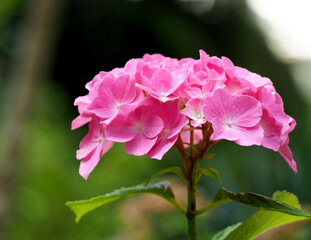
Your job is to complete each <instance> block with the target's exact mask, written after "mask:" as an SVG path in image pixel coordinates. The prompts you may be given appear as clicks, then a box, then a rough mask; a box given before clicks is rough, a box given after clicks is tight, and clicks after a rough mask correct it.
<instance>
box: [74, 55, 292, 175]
mask: <svg viewBox="0 0 311 240" xmlns="http://www.w3.org/2000/svg"><path fill="white" fill-rule="evenodd" d="M86 88H87V90H88V91H89V92H88V94H87V95H86V96H83V97H78V98H77V99H76V100H75V103H74V104H75V105H76V106H78V110H79V113H80V115H79V116H78V117H77V118H76V119H74V120H73V122H72V129H76V128H78V127H81V126H82V125H84V124H86V123H89V132H88V134H87V135H86V136H85V137H84V138H83V140H82V141H81V143H80V149H79V150H78V151H77V158H78V159H80V160H81V164H80V170H79V172H80V174H81V176H82V177H84V178H85V179H87V178H88V175H89V173H90V172H91V171H92V170H93V169H94V167H95V166H96V165H97V163H98V162H99V160H100V158H101V156H102V155H103V154H104V153H106V152H107V151H108V150H109V149H110V148H111V146H112V144H113V142H124V143H125V151H126V152H127V153H128V154H133V155H137V156H140V155H144V154H147V156H148V157H150V158H155V159H161V158H162V157H163V155H164V154H165V153H166V152H167V151H168V150H169V149H170V148H171V147H172V146H173V145H174V144H175V142H176V140H177V138H178V136H179V135H180V136H181V138H182V139H183V141H184V142H189V135H190V134H189V132H187V131H181V130H182V129H185V128H188V129H189V127H194V128H198V129H199V128H200V127H201V126H202V125H203V124H207V123H211V124H212V127H213V131H214V132H213V134H212V136H211V140H220V139H226V140H229V141H234V142H235V143H237V144H239V145H242V146H250V145H262V146H264V147H266V148H269V149H272V150H274V151H278V152H279V153H280V154H281V155H282V157H283V158H284V159H285V161H286V162H287V163H288V165H289V166H290V167H291V168H292V170H293V171H294V172H297V168H296V162H295V161H294V159H293V155H292V152H291V150H290V149H289V147H288V143H289V137H288V135H289V133H290V132H291V131H292V130H293V129H294V127H295V125H296V122H295V120H294V119H293V118H291V117H290V116H288V115H286V114H285V112H284V107H283V102H282V99H281V97H280V95H279V94H278V93H277V92H276V91H275V89H274V87H273V85H272V82H271V81H270V79H268V78H265V77H261V76H260V75H258V74H255V73H252V72H250V71H248V70H246V69H244V68H241V67H237V66H234V65H233V63H232V62H231V61H230V60H229V59H228V58H226V57H222V58H218V57H210V56H209V55H207V54H206V53H205V52H204V51H202V50H201V51H200V59H198V60H195V59H192V58H185V59H181V60H177V59H173V58H168V57H164V56H162V55H160V54H153V55H149V54H145V55H144V56H143V58H142V59H131V60H129V61H128V62H127V63H126V65H125V66H124V67H123V68H115V69H113V70H112V71H110V72H100V73H99V74H98V75H96V76H95V77H94V79H93V80H92V81H90V82H89V83H87V84H86ZM195 131H196V130H195ZM199 133H201V132H199ZM195 137H196V139H197V141H199V140H200V139H201V138H202V134H196V136H195Z"/></svg>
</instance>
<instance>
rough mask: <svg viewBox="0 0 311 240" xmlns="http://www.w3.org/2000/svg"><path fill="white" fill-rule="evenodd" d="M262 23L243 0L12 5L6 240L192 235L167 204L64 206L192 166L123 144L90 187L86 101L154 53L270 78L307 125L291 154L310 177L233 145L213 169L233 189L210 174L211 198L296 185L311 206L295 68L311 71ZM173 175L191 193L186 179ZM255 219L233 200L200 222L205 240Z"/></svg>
mask: <svg viewBox="0 0 311 240" xmlns="http://www.w3.org/2000/svg"><path fill="white" fill-rule="evenodd" d="M257 20H258V19H257V18H256V17H255V16H254V12H252V10H251V9H250V8H249V7H248V5H247V3H246V2H245V1H242V0H236V1H230V0H215V1H213V0H206V1H204V0H202V1H190V0H189V1H186V0H184V1H177V0H176V1H173V0H172V1H169V0H163V1H161V0H145V1H134V0H133V1H121V0H90V1H84V0H1V1H0V107H1V112H0V114H1V115H0V134H1V135H0V136H1V138H0V157H1V158H0V174H1V175H0V180H1V182H0V239H10V240H11V239H12V240H15V239H16V240H19V239H24V240H27V239H29V240H30V239H58V240H62V239H64V240H65V239H75V240H78V239H90V240H93V239H94V240H95V239H110V240H117V239H121V240H131V239H151V240H158V239H185V236H186V221H185V219H184V218H183V217H182V216H181V215H179V212H177V210H175V209H172V208H171V207H169V206H168V205H166V204H165V203H163V202H161V200H160V199H159V198H157V197H150V196H138V197H133V198H128V199H124V200H121V201H118V202H115V203H111V204H110V205H106V206H104V207H102V208H100V209H98V210H97V211H95V212H92V213H90V214H88V215H87V216H86V217H85V218H83V219H82V220H81V222H80V223H79V224H75V223H74V215H73V213H72V212H71V211H70V210H69V209H68V208H67V207H66V206H65V205H64V203H65V202H66V201H68V200H79V199H86V198H90V197H93V196H97V195H100V194H103V193H106V192H109V191H112V190H113V189H116V188H119V187H121V186H131V185H135V184H138V183H141V182H143V181H145V180H146V179H147V178H148V177H149V176H150V175H151V174H152V173H154V172H156V171H157V170H160V169H163V168H165V167H169V166H176V165H181V161H180V158H179V156H178V153H177V151H175V150H171V151H170V152H169V153H167V154H166V155H165V156H164V158H163V160H162V161H156V160H150V159H148V158H147V157H135V156H130V155H127V154H125V152H124V150H123V145H122V144H115V145H114V147H113V148H112V149H111V150H110V151H109V152H108V153H107V154H106V155H104V157H103V158H102V159H101V161H100V163H99V164H98V166H97V167H96V169H95V170H94V171H93V172H92V173H91V175H90V177H89V179H88V180H87V181H85V180H84V179H83V178H82V177H80V176H79V174H78V167H79V161H78V160H76V159H75V151H76V149H77V148H78V145H79V141H80V140H81V139H82V137H83V136H84V135H85V134H86V132H87V127H83V128H81V129H78V130H75V131H70V124H71V121H72V119H73V118H75V117H76V116H77V114H78V112H77V109H76V108H75V107H74V106H73V101H74V99H75V98H76V97H78V96H82V95H85V94H86V93H87V91H86V90H85V88H84V86H85V84H86V82H88V81H90V80H91V79H92V78H93V76H95V75H96V74H97V73H98V72H99V71H102V70H103V71H109V70H111V69H113V68H115V67H122V66H124V64H125V62H126V61H128V60H129V59H131V58H138V57H142V55H143V54H144V53H162V54H164V55H166V56H170V57H175V58H182V57H194V58H198V57H199V54H198V50H199V49H203V50H205V51H206V52H207V53H208V54H210V55H216V56H219V57H220V56H227V57H229V58H230V59H231V60H232V61H233V62H234V64H235V65H238V66H242V67H245V68H247V69H249V70H251V71H253V72H256V73H259V74H261V75H263V76H267V77H269V78H270V79H271V80H272V81H273V83H274V85H275V87H276V89H277V91H278V92H279V93H280V95H281V96H282V98H283V100H284V103H285V111H286V113H287V114H289V115H291V116H292V117H294V118H295V119H296V121H297V127H296V129H295V131H294V132H293V133H292V134H291V135H290V139H291V142H290V147H291V149H292V151H293V153H294V157H295V160H296V161H297V164H298V173H297V174H294V173H293V172H292V171H291V170H290V169H289V167H288V166H287V164H286V163H285V162H284V160H283V159H282V158H281V157H280V156H279V154H278V153H275V152H273V151H272V150H268V149H265V148H263V147H248V148H245V147H241V146H238V145H236V144H234V143H230V142H221V143H219V144H218V145H217V146H215V147H214V149H213V150H215V151H216V152H217V154H216V156H215V157H213V158H212V159H211V160H209V161H207V162H205V163H204V164H203V166H204V167H208V166H211V167H214V168H216V169H217V170H218V171H219V172H220V174H221V178H222V180H223V182H222V184H221V185H220V184H218V183H217V182H216V181H214V180H211V179H207V178H204V179H203V178H202V180H201V181H200V183H199V187H200V194H201V201H203V202H206V201H208V199H210V198H211V197H213V195H214V194H215V193H216V191H217V190H218V189H219V187H220V186H223V187H226V188H228V189H230V190H232V191H235V192H247V191H252V192H257V193H261V194H264V195H268V196H271V195H272V194H273V192H274V191H276V190H283V189H286V190H288V191H290V192H293V193H295V194H296V195H297V196H298V197H299V199H300V202H301V203H302V205H303V206H304V208H306V209H309V210H310V203H311V189H310V182H311V174H310V171H311V161H310V160H311V157H310V156H311V146H310V139H309V137H310V135H311V124H310V122H311V103H310V96H311V92H310V91H309V90H308V89H305V88H304V87H302V88H301V87H299V85H297V83H299V81H300V80H299V79H297V76H301V75H303V74H302V73H304V72H303V71H302V70H301V71H300V72H299V73H300V75H299V74H293V71H292V70H293V67H294V66H297V65H299V66H307V67H305V68H301V69H310V66H311V65H310V62H308V61H306V60H303V61H302V60H299V59H291V60H290V61H284V59H283V60H282V59H280V58H279V57H277V56H276V55H275V54H274V53H273V52H272V51H271V48H269V47H268V40H267V38H266V35H265V33H264V32H262V31H261V29H260V28H259V26H258V24H256V21H257ZM296 72H297V71H296ZM295 77H296V78H295ZM301 89H302V90H303V91H302V90H301ZM167 177H170V179H172V181H173V182H174V185H173V187H174V186H175V187H176V189H177V190H178V195H179V194H180V195H183V193H184V192H185V189H184V188H183V187H182V186H181V184H180V182H178V180H176V179H174V178H173V176H167ZM164 178H165V177H164ZM137 206H139V207H140V209H139V208H138V207H137ZM253 212H254V211H253V210H252V209H249V208H247V207H241V206H237V205H236V204H233V203H232V204H231V203H230V204H227V205H224V206H223V207H220V208H218V209H216V210H213V211H212V212H211V214H210V215H204V216H202V217H200V219H199V233H200V236H201V238H200V239H209V236H211V234H213V233H215V232H217V231H218V230H220V229H222V228H224V227H226V226H228V225H231V224H234V223H236V222H237V221H242V220H244V219H245V218H246V217H248V216H250V215H251V214H252V213H253ZM310 229H311V225H310V222H309V223H308V222H307V223H304V224H296V225H293V226H291V227H286V228H283V229H282V230H276V231H274V232H273V233H269V234H267V235H265V236H264V238H261V239H302V240H307V239H311V230H310Z"/></svg>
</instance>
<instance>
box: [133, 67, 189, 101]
mask: <svg viewBox="0 0 311 240" xmlns="http://www.w3.org/2000/svg"><path fill="white" fill-rule="evenodd" d="M184 81H185V75H184V74H180V73H179V74H171V73H170V72H169V71H167V70H165V69H159V70H158V71H156V72H155V73H154V74H153V76H152V78H151V79H150V80H148V79H147V78H145V79H144V80H143V83H142V84H139V83H136V84H135V86H136V87H138V88H140V89H142V90H144V91H146V92H147V93H148V94H149V95H150V96H152V97H154V98H156V99H158V100H160V101H161V102H167V101H172V100H175V99H177V98H178V96H175V95H173V93H174V92H175V91H176V90H177V89H178V87H179V86H180V85H181V84H182V83H183V82H184Z"/></svg>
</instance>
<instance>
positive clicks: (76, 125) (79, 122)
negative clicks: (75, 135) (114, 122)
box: [71, 115, 92, 130]
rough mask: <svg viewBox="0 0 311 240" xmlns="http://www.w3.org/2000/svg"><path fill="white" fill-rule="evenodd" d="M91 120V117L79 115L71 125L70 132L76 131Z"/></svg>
mask: <svg viewBox="0 0 311 240" xmlns="http://www.w3.org/2000/svg"><path fill="white" fill-rule="evenodd" d="M91 120H92V117H91V116H86V115H79V116H78V117H76V118H75V119H74V120H73V121H72V123H71V130H74V129H77V128H79V127H81V126H83V125H84V124H86V123H88V122H89V121H91Z"/></svg>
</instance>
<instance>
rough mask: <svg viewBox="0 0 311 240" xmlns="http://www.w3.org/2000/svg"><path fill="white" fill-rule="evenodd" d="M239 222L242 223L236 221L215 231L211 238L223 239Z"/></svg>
mask: <svg viewBox="0 0 311 240" xmlns="http://www.w3.org/2000/svg"><path fill="white" fill-rule="evenodd" d="M241 224H242V223H236V224H234V225H231V226H229V227H226V228H224V229H223V230H221V231H219V232H218V233H216V234H215V235H214V236H213V238H212V240H224V239H225V238H226V237H227V236H228V235H229V234H230V233H231V232H232V231H233V230H235V229H236V228H237V227H238V226H240V225H241Z"/></svg>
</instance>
